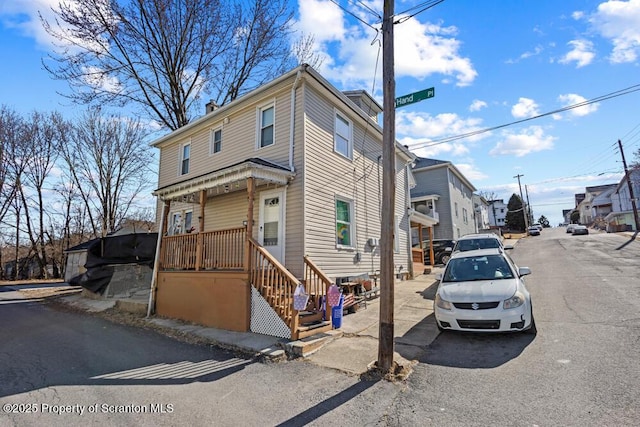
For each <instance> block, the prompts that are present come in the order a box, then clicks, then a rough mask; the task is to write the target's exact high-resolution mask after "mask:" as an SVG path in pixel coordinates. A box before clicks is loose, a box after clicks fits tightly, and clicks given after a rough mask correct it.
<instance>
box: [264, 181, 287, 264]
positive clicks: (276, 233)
mask: <svg viewBox="0 0 640 427" xmlns="http://www.w3.org/2000/svg"><path fill="white" fill-rule="evenodd" d="M258 238H259V239H260V244H262V246H264V248H265V249H266V250H268V251H269V253H270V254H271V255H273V256H274V257H275V258H276V259H277V260H278V261H280V263H281V264H282V265H284V190H274V191H265V192H262V193H260V225H259V229H258Z"/></svg>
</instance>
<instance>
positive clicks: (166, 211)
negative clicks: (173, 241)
mask: <svg viewBox="0 0 640 427" xmlns="http://www.w3.org/2000/svg"><path fill="white" fill-rule="evenodd" d="M170 208H171V200H166V201H165V202H164V208H163V209H162V220H161V223H162V230H160V237H164V236H166V234H167V228H168V227H169V221H167V218H168V217H169V209H170Z"/></svg>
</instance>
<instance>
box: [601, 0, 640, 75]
mask: <svg viewBox="0 0 640 427" xmlns="http://www.w3.org/2000/svg"><path fill="white" fill-rule="evenodd" d="M589 22H590V23H591V24H592V25H593V27H594V28H595V29H596V31H598V32H599V33H600V35H602V37H604V38H606V39H609V40H610V41H611V43H612V44H613V51H612V52H611V56H610V57H609V59H610V61H611V62H613V63H624V62H634V61H636V59H637V58H638V53H639V52H640V0H629V1H619V0H609V1H606V2H603V3H601V4H600V5H599V6H598V10H597V12H596V13H594V14H593V15H592V16H591V18H590V19H589Z"/></svg>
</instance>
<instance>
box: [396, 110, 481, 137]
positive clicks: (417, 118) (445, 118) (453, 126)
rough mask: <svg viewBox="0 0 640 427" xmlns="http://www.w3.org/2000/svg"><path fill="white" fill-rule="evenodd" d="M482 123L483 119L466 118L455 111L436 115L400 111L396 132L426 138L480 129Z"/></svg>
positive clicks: (397, 115)
mask: <svg viewBox="0 0 640 427" xmlns="http://www.w3.org/2000/svg"><path fill="white" fill-rule="evenodd" d="M481 123H482V120H481V119H477V118H467V119H464V118H462V117H460V116H458V115H457V114H455V113H441V114H438V115H436V116H432V115H431V114H429V113H422V112H403V111H398V112H397V113H396V132H397V133H398V134H400V135H405V136H409V137H413V138H423V139H425V140H430V139H436V138H443V137H446V136H451V135H460V134H464V133H467V132H472V131H475V130H479V129H481V127H480V124H481ZM476 140H477V138H476Z"/></svg>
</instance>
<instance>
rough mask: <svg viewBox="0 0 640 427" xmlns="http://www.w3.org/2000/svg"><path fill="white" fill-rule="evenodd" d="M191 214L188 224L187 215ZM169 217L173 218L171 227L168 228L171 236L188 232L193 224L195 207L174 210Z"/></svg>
mask: <svg viewBox="0 0 640 427" xmlns="http://www.w3.org/2000/svg"><path fill="white" fill-rule="evenodd" d="M189 214H191V219H190V221H189V224H187V216H188V215H189ZM169 218H171V222H170V227H169V229H168V230H167V234H168V235H169V236H175V235H178V234H185V233H188V232H189V231H188V230H189V229H190V228H191V227H192V226H193V209H181V210H178V211H173V212H171V213H170V214H169ZM187 226H189V228H187Z"/></svg>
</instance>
